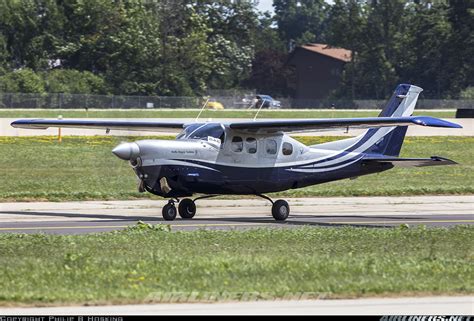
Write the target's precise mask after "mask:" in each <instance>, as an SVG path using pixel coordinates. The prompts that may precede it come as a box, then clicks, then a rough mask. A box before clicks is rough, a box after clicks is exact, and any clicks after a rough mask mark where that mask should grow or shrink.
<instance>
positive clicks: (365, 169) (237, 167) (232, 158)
mask: <svg viewBox="0 0 474 321" xmlns="http://www.w3.org/2000/svg"><path fill="white" fill-rule="evenodd" d="M421 91H422V89H421V88H419V87H417V86H413V85H408V84H400V85H398V87H397V88H396V90H395V92H394V93H393V95H392V97H391V98H390V100H389V101H388V103H387V105H386V106H385V107H384V108H383V110H382V112H381V113H380V115H379V116H378V117H368V118H339V119H303V120H293V119H291V120H290V119H288V120H271V121H269V120H266V121H237V122H228V123H219V122H194V123H185V122H143V121H94V120H89V121H86V120H43V119H34V120H31V119H29V120H17V121H14V122H13V123H12V124H11V125H12V126H13V127H19V128H31V129H46V128H49V127H62V128H101V129H106V130H107V132H108V131H110V130H113V129H115V130H139V131H152V132H160V131H161V132H163V131H165V132H170V131H179V132H180V133H179V134H178V136H177V137H176V139H175V140H159V139H152V140H139V141H136V142H132V143H122V144H120V145H118V146H117V147H115V148H114V149H113V150H112V153H114V154H115V155H116V156H117V157H119V158H121V159H123V160H127V161H129V162H130V164H131V166H132V168H133V170H134V171H135V174H136V175H137V177H138V179H139V185H138V189H139V191H140V192H144V191H147V192H150V193H152V194H155V195H159V196H162V197H165V198H169V199H170V200H169V202H168V204H167V205H165V206H164V207H163V210H162V215H163V218H164V219H165V220H174V219H175V218H176V214H177V210H176V206H175V202H177V203H178V205H179V206H178V212H179V215H180V216H181V217H182V218H183V219H190V218H192V217H194V215H195V214H196V204H195V201H196V200H198V199H202V198H206V197H212V196H217V195H224V194H236V195H257V196H260V197H262V198H265V199H267V200H269V201H270V202H271V203H272V215H273V217H274V218H275V220H277V221H284V220H286V219H287V217H288V215H289V213H290V208H289V206H288V203H287V202H286V201H284V200H277V201H273V200H271V199H270V198H269V197H267V196H265V195H264V194H265V193H271V192H279V191H285V190H288V189H294V188H301V187H305V186H309V185H315V184H321V183H325V182H330V181H335V180H340V179H344V178H354V177H358V176H362V175H367V174H372V173H378V172H383V171H386V170H389V169H391V168H393V167H397V166H399V167H417V166H433V165H451V164H456V162H454V161H451V160H449V159H446V158H442V157H438V156H432V157H431V158H399V157H398V156H399V154H400V149H401V147H402V144H403V139H404V137H405V134H406V131H407V126H409V125H421V126H434V127H449V128H461V126H460V125H458V124H454V123H451V122H448V121H445V120H441V119H438V118H433V117H426V116H411V115H412V113H413V110H414V108H415V104H416V102H417V99H418V95H419V94H420V92H421ZM334 128H345V129H349V128H367V130H366V131H365V132H364V133H363V134H361V135H359V136H357V137H353V138H347V139H342V140H338V141H334V142H329V143H323V144H317V145H312V146H306V145H304V144H302V143H300V142H298V141H296V140H295V139H293V138H291V137H290V136H288V135H287V133H295V132H307V131H321V130H328V129H334ZM195 193H199V194H204V195H205V196H201V197H198V198H196V199H194V200H192V199H190V198H184V199H182V200H181V201H180V200H179V198H183V197H191V196H192V195H193V194H195Z"/></svg>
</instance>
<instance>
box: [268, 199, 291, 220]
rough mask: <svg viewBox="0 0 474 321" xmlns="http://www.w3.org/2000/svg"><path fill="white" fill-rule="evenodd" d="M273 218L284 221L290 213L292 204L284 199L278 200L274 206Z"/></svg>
mask: <svg viewBox="0 0 474 321" xmlns="http://www.w3.org/2000/svg"><path fill="white" fill-rule="evenodd" d="M272 215H273V218H274V219H275V220H277V221H284V220H286V219H287V218H288V215H290V206H289V205H288V203H287V202H286V201H284V200H278V201H276V202H275V203H273V206H272Z"/></svg>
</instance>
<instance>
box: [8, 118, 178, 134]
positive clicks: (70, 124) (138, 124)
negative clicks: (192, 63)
mask: <svg viewBox="0 0 474 321" xmlns="http://www.w3.org/2000/svg"><path fill="white" fill-rule="evenodd" d="M185 125H186V123H183V122H152V121H149V122H148V121H120V120H66V119H65V120H58V119H54V120H48V119H20V120H17V121H14V122H13V123H11V126H13V127H15V128H28V129H47V128H49V127H61V128H92V129H107V130H111V129H115V130H139V131H151V132H180V131H181V130H183V128H184V126H185Z"/></svg>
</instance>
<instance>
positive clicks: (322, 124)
mask: <svg viewBox="0 0 474 321" xmlns="http://www.w3.org/2000/svg"><path fill="white" fill-rule="evenodd" d="M410 125H421V126H431V127H447V128H462V126H461V125H458V124H455V123H451V122H449V121H446V120H442V119H439V118H434V117H428V116H410V117H368V118H330V119H299V120H293V119H289V120H273V121H245V122H233V123H230V124H229V127H230V128H231V129H235V130H240V131H246V132H252V133H262V134H264V133H273V132H280V131H281V132H287V133H291V132H305V131H323V130H331V129H337V128H379V127H393V126H410Z"/></svg>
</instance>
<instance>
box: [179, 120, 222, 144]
mask: <svg viewBox="0 0 474 321" xmlns="http://www.w3.org/2000/svg"><path fill="white" fill-rule="evenodd" d="M208 137H213V138H217V139H220V141H221V144H223V143H224V139H225V130H224V126H223V125H222V124H219V123H196V124H192V125H189V126H186V128H184V130H183V131H182V132H181V133H180V134H179V135H178V136H176V139H200V140H208Z"/></svg>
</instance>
